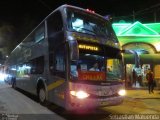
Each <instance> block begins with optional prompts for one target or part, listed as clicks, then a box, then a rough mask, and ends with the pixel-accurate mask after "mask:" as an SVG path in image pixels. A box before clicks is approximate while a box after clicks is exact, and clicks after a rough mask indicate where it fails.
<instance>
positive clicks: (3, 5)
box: [0, 0, 160, 54]
mask: <svg viewBox="0 0 160 120" xmlns="http://www.w3.org/2000/svg"><path fill="white" fill-rule="evenodd" d="M62 4H69V5H75V6H78V7H82V8H89V9H92V10H94V11H95V12H96V13H99V14H101V15H103V16H105V15H112V16H113V17H115V18H118V17H119V19H125V20H126V21H127V19H128V18H126V17H122V16H129V17H130V16H131V17H132V13H133V10H134V11H135V12H138V11H141V12H140V13H149V12H150V11H151V10H153V9H151V10H150V8H152V6H153V7H154V6H155V5H158V4H160V0H1V2H0V52H2V50H1V48H5V47H9V50H8V51H7V52H6V53H5V54H8V53H9V51H11V50H12V49H13V47H14V46H16V45H17V44H18V43H19V42H20V41H21V40H23V39H24V38H25V36H27V34H29V32H30V31H31V30H32V29H33V28H34V27H35V26H36V25H38V24H39V23H40V22H41V21H42V20H43V19H44V18H45V17H46V16H47V15H48V14H49V13H50V12H52V11H53V10H54V9H55V8H57V7H58V6H60V5H62ZM146 9H148V10H146ZM156 9H158V8H156ZM143 10H146V11H143ZM158 11H159V9H158ZM148 15H149V14H148ZM148 15H147V16H148ZM120 16H121V17H120ZM138 16H139V18H142V17H141V16H140V15H138V14H137V19H138ZM144 16H146V15H144ZM131 17H130V18H131ZM152 18H153V15H152V14H150V16H149V17H148V18H145V17H144V19H145V20H147V19H150V20H151V21H153V19H152ZM128 20H129V19H128ZM138 20H141V19H138ZM11 42H12V43H13V44H11Z"/></svg>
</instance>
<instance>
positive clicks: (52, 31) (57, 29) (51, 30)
mask: <svg viewBox="0 0 160 120" xmlns="http://www.w3.org/2000/svg"><path fill="white" fill-rule="evenodd" d="M62 30H63V21H62V16H61V14H60V12H59V11H57V12H56V13H54V14H52V15H51V16H50V17H49V18H48V19H47V31H48V40H49V42H51V41H52V43H51V44H53V42H54V44H55V45H56V43H57V42H58V43H62V40H63V39H60V38H61V37H62V35H60V33H61V32H62Z"/></svg>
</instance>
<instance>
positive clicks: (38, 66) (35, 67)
mask: <svg viewBox="0 0 160 120" xmlns="http://www.w3.org/2000/svg"><path fill="white" fill-rule="evenodd" d="M30 64H31V74H42V73H43V72H44V56H41V57H38V58H35V59H32V60H31V61H30Z"/></svg>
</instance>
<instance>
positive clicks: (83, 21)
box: [67, 8, 114, 38]
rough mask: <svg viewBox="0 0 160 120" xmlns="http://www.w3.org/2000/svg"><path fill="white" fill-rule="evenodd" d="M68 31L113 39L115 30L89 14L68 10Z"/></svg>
mask: <svg viewBox="0 0 160 120" xmlns="http://www.w3.org/2000/svg"><path fill="white" fill-rule="evenodd" d="M67 19H68V29H69V30H70V31H76V32H81V33H86V34H91V35H96V36H99V37H105V38H109V37H113V35H114V34H113V29H112V27H111V25H110V24H109V22H108V21H107V20H105V19H103V18H101V17H98V16H94V15H92V14H89V13H88V12H80V11H78V10H77V11H76V10H72V9H69V8H68V9H67Z"/></svg>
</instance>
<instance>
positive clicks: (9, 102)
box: [0, 83, 160, 120]
mask: <svg viewBox="0 0 160 120" xmlns="http://www.w3.org/2000/svg"><path fill="white" fill-rule="evenodd" d="M100 110H101V111H102V112H101V111H100V113H98V112H97V111H96V113H95V114H94V115H88V116H78V117H77V116H71V117H68V116H67V117H64V115H63V114H62V115H61V116H62V117H63V118H62V117H61V116H59V114H57V113H54V112H52V111H50V110H49V109H48V108H46V107H43V106H41V105H40V104H39V103H37V102H35V101H33V100H31V99H30V98H29V97H27V96H25V95H23V94H22V93H20V92H19V91H16V90H14V89H12V88H11V86H10V85H7V84H4V83H0V113H8V114H20V116H19V118H20V119H19V120H51V119H52V120H54V119H55V120H63V119H67V120H74V118H75V119H77V120H86V119H87V120H108V118H110V117H111V115H112V114H122V115H133V114H134V115H139V114H153V115H158V117H157V116H156V118H157V119H155V120H159V119H160V90H155V91H154V94H149V93H148V91H147V90H140V89H139V90H138V89H136V90H127V95H126V97H125V100H124V102H123V103H122V104H121V105H118V106H110V107H104V108H101V109H100ZM108 113H111V115H109V116H108V117H107V114H108ZM0 117H1V116H0ZM96 117H97V118H96ZM112 120H117V119H112ZM121 120H122V119H121ZM128 120H132V119H128ZM136 120H138V119H136ZM149 120H150V119H149Z"/></svg>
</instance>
